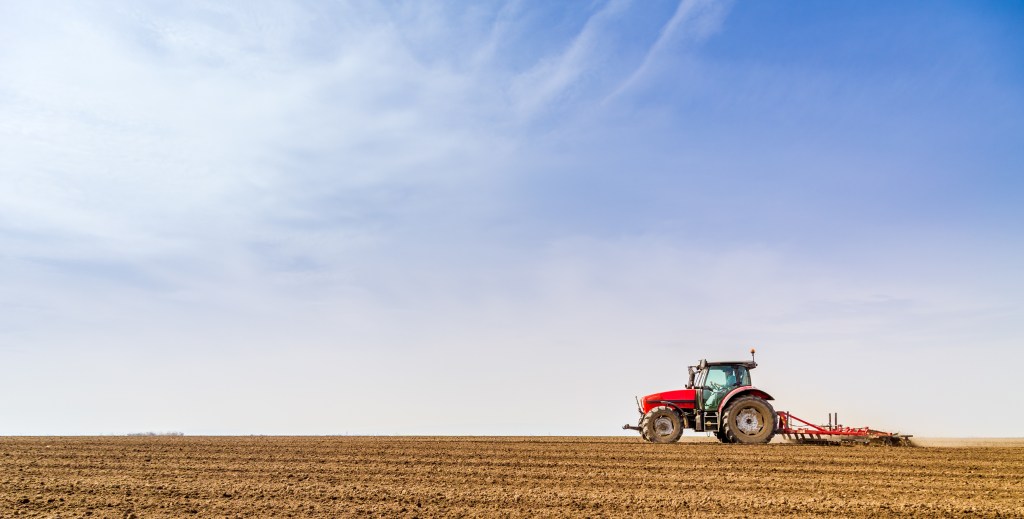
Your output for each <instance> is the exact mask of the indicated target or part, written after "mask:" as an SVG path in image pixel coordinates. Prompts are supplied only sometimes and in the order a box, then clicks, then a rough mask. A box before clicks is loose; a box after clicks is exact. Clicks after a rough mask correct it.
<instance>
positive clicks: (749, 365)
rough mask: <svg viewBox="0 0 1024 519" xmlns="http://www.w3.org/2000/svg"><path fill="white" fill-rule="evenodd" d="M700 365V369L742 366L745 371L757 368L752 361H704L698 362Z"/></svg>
mask: <svg viewBox="0 0 1024 519" xmlns="http://www.w3.org/2000/svg"><path fill="white" fill-rule="evenodd" d="M700 364H701V367H703V366H743V367H745V368H747V369H754V368H756V367H757V363H756V362H754V361H752V360H716V361H708V360H706V359H705V360H702V361H700Z"/></svg>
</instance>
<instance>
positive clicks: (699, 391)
mask: <svg viewBox="0 0 1024 519" xmlns="http://www.w3.org/2000/svg"><path fill="white" fill-rule="evenodd" d="M756 367H757V362H754V361H753V360H749V361H735V362H728V361H726V362H708V361H707V360H702V361H700V362H699V363H698V364H697V365H696V366H689V368H688V370H689V372H690V380H689V382H688V383H687V384H686V389H695V390H696V394H695V395H694V396H695V397H696V398H695V400H696V402H695V403H696V404H697V406H698V409H706V410H717V409H718V405H719V404H721V403H722V399H723V398H724V397H725V396H726V395H728V394H729V392H730V391H732V390H733V389H736V388H738V387H743V386H750V385H751V382H750V370H752V369H754V368H756Z"/></svg>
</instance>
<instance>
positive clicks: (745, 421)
mask: <svg viewBox="0 0 1024 519" xmlns="http://www.w3.org/2000/svg"><path fill="white" fill-rule="evenodd" d="M722 418H723V420H722V424H723V427H722V431H723V432H724V433H725V436H726V438H727V439H728V440H729V441H730V442H731V443H768V442H770V441H772V437H773V436H775V418H776V415H775V409H773V408H772V405H771V404H769V403H768V402H766V401H764V400H762V399H760V398H758V397H756V396H745V397H741V398H738V399H736V401H735V402H732V403H731V404H729V407H728V408H727V409H726V410H725V414H724V416H723V417H722Z"/></svg>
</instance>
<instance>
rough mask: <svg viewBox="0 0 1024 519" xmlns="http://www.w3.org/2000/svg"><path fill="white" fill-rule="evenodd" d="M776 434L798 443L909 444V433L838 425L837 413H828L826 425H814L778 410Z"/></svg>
mask: <svg viewBox="0 0 1024 519" xmlns="http://www.w3.org/2000/svg"><path fill="white" fill-rule="evenodd" d="M778 415H779V425H778V428H777V432H778V434H781V435H782V437H783V438H785V439H787V440H791V441H795V442H798V443H820V444H831V443H864V444H868V443H876V444H882V445H910V437H911V435H909V434H899V433H890V432H884V431H876V430H874V429H871V428H870V427H847V426H845V425H839V414H838V413H829V415H828V425H815V424H812V423H810V422H808V421H807V420H804V419H802V418H798V417H796V416H793V414H792V413H789V412H786V411H779V413H778Z"/></svg>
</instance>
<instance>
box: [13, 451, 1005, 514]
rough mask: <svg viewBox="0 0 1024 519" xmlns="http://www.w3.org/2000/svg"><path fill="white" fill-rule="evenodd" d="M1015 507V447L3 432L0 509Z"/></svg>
mask: <svg viewBox="0 0 1024 519" xmlns="http://www.w3.org/2000/svg"><path fill="white" fill-rule="evenodd" d="M635 514H644V515H648V514H660V515H665V516H669V517H683V516H687V515H695V516H772V515H774V516H824V515H827V516H834V517H851V516H861V517H866V516H872V517H875V516H891V515H914V516H963V515H970V516H975V517H997V516H998V517H1024V446H1021V445H1020V444H1009V445H1008V446H1003V445H996V446H972V447H923V448H921V447H919V448H894V447H865V446H853V447H824V446H805V445H789V444H770V445H757V446H743V445H721V444H716V443H704V442H691V441H687V442H683V443H678V444H670V445H654V444H648V443H644V442H642V441H641V440H639V439H631V438H480V437H472V438H458V437H423V438H417V437H298V438H289V437H127V438H126V437H101V438H96V437H75V438H54V437H45V438H27V437H16V438H10V437H8V438H0V517H4V518H7V517H85V516H90V517H118V518H124V517H183V516H190V515H191V516H199V517H253V516H259V517H268V516H270V517H353V516H409V517H412V516H421V517H432V516H433V517H436V516H446V517H479V516H500V517H527V516H528V517H537V516H549V517H625V516H632V515H635Z"/></svg>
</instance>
